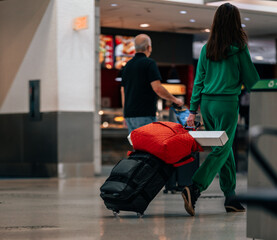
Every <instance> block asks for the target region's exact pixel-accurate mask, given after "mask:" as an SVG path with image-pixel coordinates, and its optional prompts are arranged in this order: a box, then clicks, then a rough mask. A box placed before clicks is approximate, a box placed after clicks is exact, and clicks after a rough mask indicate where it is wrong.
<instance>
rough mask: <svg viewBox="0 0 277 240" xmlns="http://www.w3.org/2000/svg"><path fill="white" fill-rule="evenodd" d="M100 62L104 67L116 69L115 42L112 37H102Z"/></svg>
mask: <svg viewBox="0 0 277 240" xmlns="http://www.w3.org/2000/svg"><path fill="white" fill-rule="evenodd" d="M99 62H100V64H101V66H102V67H104V68H108V69H111V68H113V67H114V42H113V36H112V35H103V34H101V35H100V50H99Z"/></svg>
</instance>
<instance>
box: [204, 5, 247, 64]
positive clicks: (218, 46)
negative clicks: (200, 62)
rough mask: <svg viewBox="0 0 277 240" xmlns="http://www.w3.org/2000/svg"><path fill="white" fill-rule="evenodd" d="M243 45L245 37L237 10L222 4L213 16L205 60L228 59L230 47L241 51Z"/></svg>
mask: <svg viewBox="0 0 277 240" xmlns="http://www.w3.org/2000/svg"><path fill="white" fill-rule="evenodd" d="M245 44H247V35H246V33H245V32H244V30H243V28H242V26H241V19H240V13H239V10H238V8H237V7H235V6H234V5H232V4H230V3H225V4H222V5H221V6H220V7H219V8H218V9H217V10H216V13H215V15H214V20H213V24H212V29H211V34H210V37H209V39H208V42H207V58H208V59H210V60H212V61H220V60H222V59H225V58H227V57H228V50H229V48H230V45H235V46H237V47H239V48H240V49H243V48H244V46H245Z"/></svg>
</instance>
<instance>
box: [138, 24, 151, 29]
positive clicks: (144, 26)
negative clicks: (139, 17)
mask: <svg viewBox="0 0 277 240" xmlns="http://www.w3.org/2000/svg"><path fill="white" fill-rule="evenodd" d="M139 26H140V27H142V28H147V27H149V26H150V25H149V24H148V23H142V24H140V25H139Z"/></svg>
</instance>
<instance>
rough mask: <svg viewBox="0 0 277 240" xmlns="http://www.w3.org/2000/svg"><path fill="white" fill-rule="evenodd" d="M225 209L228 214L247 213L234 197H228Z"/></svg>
mask: <svg viewBox="0 0 277 240" xmlns="http://www.w3.org/2000/svg"><path fill="white" fill-rule="evenodd" d="M224 207H225V209H226V212H227V213H228V212H245V208H244V207H243V206H242V205H241V204H240V202H238V201H236V200H235V199H234V196H232V197H226V199H225V203H224Z"/></svg>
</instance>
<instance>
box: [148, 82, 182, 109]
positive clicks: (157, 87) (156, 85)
mask: <svg viewBox="0 0 277 240" xmlns="http://www.w3.org/2000/svg"><path fill="white" fill-rule="evenodd" d="M151 86H152V89H153V90H154V92H155V93H156V94H157V95H158V96H159V97H160V98H163V99H165V100H168V101H171V102H173V103H175V104H177V105H178V106H180V107H181V106H183V105H184V102H183V101H182V100H181V99H179V98H176V97H174V96H173V95H172V94H171V93H169V92H168V91H167V90H166V89H165V88H164V87H163V86H162V84H161V81H160V80H156V81H153V82H151Z"/></svg>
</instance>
